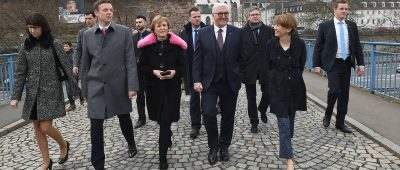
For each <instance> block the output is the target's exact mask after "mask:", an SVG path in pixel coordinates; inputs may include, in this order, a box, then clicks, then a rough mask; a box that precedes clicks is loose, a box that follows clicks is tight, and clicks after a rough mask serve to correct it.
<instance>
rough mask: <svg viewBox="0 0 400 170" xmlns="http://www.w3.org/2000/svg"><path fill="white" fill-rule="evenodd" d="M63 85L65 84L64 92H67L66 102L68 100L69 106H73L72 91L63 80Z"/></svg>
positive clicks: (67, 82) (66, 81)
mask: <svg viewBox="0 0 400 170" xmlns="http://www.w3.org/2000/svg"><path fill="white" fill-rule="evenodd" d="M64 84H65V90H66V91H67V97H68V100H69V104H70V105H75V100H74V97H73V96H72V90H71V87H70V85H69V81H68V80H65V81H64Z"/></svg>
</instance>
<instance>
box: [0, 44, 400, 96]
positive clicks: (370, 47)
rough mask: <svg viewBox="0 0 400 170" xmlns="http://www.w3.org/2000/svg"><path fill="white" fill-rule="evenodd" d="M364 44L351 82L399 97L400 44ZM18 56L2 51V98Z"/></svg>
mask: <svg viewBox="0 0 400 170" xmlns="http://www.w3.org/2000/svg"><path fill="white" fill-rule="evenodd" d="M304 40H305V41H306V45H307V62H306V68H308V69H310V70H312V69H313V65H312V57H313V51H314V43H315V40H313V39H304ZM361 44H362V46H363V49H364V50H363V52H364V61H365V75H364V76H361V77H359V76H357V75H356V73H355V71H354V70H353V69H352V73H351V84H352V85H353V86H357V87H360V88H364V89H368V90H369V92H370V93H378V94H381V95H384V96H388V97H391V98H394V99H400V52H399V50H398V49H399V48H400V43H385V42H366V41H362V42H361ZM393 48H395V49H393ZM396 48H397V49H396ZM15 56H16V54H0V92H1V93H0V101H2V100H8V99H10V98H11V94H12V92H13V85H14V69H15V65H14V62H13V58H14V57H15Z"/></svg>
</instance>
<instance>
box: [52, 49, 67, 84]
mask: <svg viewBox="0 0 400 170" xmlns="http://www.w3.org/2000/svg"><path fill="white" fill-rule="evenodd" d="M51 49H52V50H53V56H54V60H55V61H56V72H57V76H58V80H60V82H63V81H65V80H68V77H67V74H66V73H65V71H64V69H63V67H62V66H61V63H60V60H59V59H58V55H57V52H56V49H55V48H54V45H52V46H51Z"/></svg>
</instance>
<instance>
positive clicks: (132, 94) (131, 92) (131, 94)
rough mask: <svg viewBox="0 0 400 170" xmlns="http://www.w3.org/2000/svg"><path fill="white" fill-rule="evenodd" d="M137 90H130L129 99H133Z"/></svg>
mask: <svg viewBox="0 0 400 170" xmlns="http://www.w3.org/2000/svg"><path fill="white" fill-rule="evenodd" d="M136 94H137V93H136V91H129V92H128V96H129V100H132V98H133V96H136Z"/></svg>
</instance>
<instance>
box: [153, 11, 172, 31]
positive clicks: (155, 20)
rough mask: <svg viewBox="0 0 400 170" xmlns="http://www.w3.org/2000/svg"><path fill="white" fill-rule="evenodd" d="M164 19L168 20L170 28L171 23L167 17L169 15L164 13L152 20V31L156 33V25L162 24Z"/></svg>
mask: <svg viewBox="0 0 400 170" xmlns="http://www.w3.org/2000/svg"><path fill="white" fill-rule="evenodd" d="M163 21H165V22H167V26H168V29H169V26H170V23H169V20H168V18H167V17H164V16H162V15H157V16H155V17H154V18H153V20H152V21H151V26H150V29H151V31H152V32H153V33H154V30H155V28H156V25H157V24H160V23H161V22H163Z"/></svg>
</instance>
